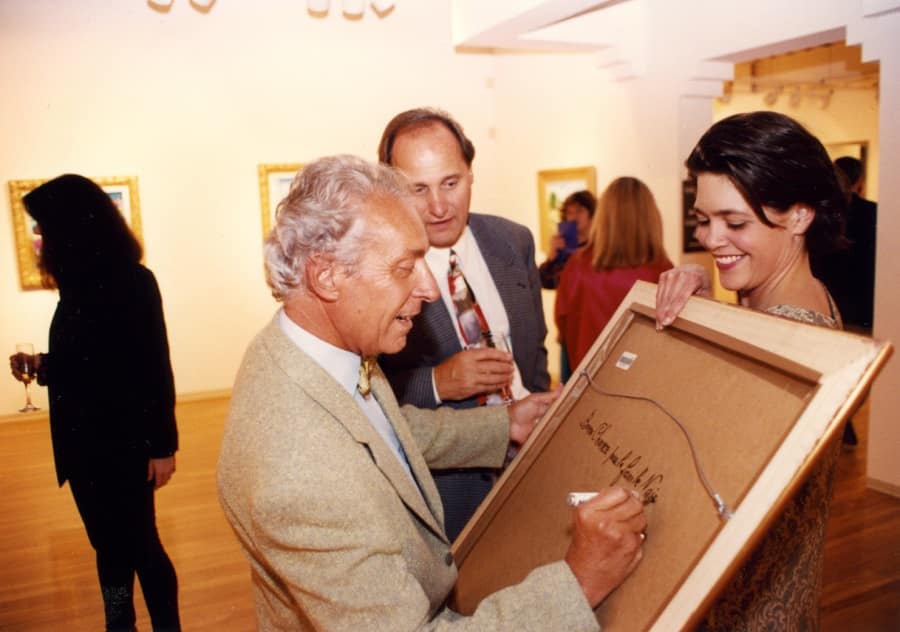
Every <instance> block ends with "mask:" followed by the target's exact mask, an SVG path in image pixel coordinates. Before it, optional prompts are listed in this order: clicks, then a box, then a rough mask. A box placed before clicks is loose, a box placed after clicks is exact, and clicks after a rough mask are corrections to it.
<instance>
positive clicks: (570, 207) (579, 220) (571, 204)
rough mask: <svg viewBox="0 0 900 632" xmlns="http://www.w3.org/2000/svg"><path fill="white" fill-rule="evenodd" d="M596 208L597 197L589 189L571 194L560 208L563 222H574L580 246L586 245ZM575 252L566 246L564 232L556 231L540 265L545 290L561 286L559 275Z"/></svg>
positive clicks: (577, 243) (542, 284) (539, 270)
mask: <svg viewBox="0 0 900 632" xmlns="http://www.w3.org/2000/svg"><path fill="white" fill-rule="evenodd" d="M596 209H597V198H595V197H594V194H593V193H591V192H590V191H588V190H587V189H585V190H583V191H576V192H575V193H572V194H570V195H569V196H568V197H567V198H566V199H565V200H564V201H563V203H562V206H561V207H560V209H559V215H560V219H561V220H562V222H572V223H574V226H575V235H576V238H577V241H576V245H577V247H578V248H580V247H582V246H584V244H585V243H586V242H587V240H588V231H589V230H590V227H591V220H592V219H593V217H594V211H595V210H596ZM562 222H561V223H562ZM573 252H574V250H573V249H570V248H568V247H567V246H566V239H565V236H564V235H563V234H561V233H556V234H555V235H553V236H552V237H551V238H550V252H548V253H547V259H546V261H544V263H542V264H541V265H540V266H538V272H539V273H540V275H541V287H543V288H544V289H545V290H555V289H556V288H557V287H558V286H559V277H560V275H561V274H562V271H563V266H565V265H566V261H568V260H569V257H570V256H571V254H572V253H573Z"/></svg>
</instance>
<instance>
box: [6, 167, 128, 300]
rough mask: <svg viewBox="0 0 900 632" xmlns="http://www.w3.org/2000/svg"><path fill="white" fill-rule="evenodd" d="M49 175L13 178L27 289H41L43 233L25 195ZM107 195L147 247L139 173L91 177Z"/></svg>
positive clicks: (20, 257)
mask: <svg viewBox="0 0 900 632" xmlns="http://www.w3.org/2000/svg"><path fill="white" fill-rule="evenodd" d="M48 179H49V178H38V179H32V180H10V181H9V201H10V208H11V210H12V216H13V231H14V233H15V242H16V258H17V260H18V263H19V285H20V286H21V287H22V289H23V290H39V289H41V288H42V287H43V285H42V283H41V271H40V269H39V268H38V259H39V258H40V255H41V235H40V231H39V230H38V228H37V223H36V222H35V221H34V220H33V219H32V218H31V216H30V215H28V213H27V212H26V211H25V204H24V203H23V202H22V198H23V197H25V195H26V194H28V193H29V192H30V191H33V190H34V189H36V188H37V187H39V186H40V185H42V184H43V183H45V182H47V180H48ZM91 180H93V181H94V182H96V183H97V184H98V185H99V186H100V187H101V188H102V189H103V190H104V191H106V193H107V195H109V197H110V198H112V201H113V202H115V204H116V206H117V207H118V208H119V212H120V213H122V216H123V217H124V218H125V221H126V222H127V223H128V225H129V226H130V227H131V231H132V232H133V233H134V235H135V237H137V239H138V241H139V242H140V243H141V246H142V247H143V243H144V238H143V235H142V233H141V205H140V195H139V193H138V179H137V176H104V177H100V178H91Z"/></svg>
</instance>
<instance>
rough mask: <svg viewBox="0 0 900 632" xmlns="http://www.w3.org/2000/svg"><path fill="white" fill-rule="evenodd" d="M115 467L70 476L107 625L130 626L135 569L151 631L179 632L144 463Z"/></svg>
mask: <svg viewBox="0 0 900 632" xmlns="http://www.w3.org/2000/svg"><path fill="white" fill-rule="evenodd" d="M141 461H143V463H142V462H141ZM116 470H117V471H115V473H110V471H109V470H106V471H103V472H102V473H101V472H98V471H95V472H87V473H84V474H79V475H75V476H70V477H69V486H70V488H71V490H72V496H73V497H74V498H75V504H76V505H77V507H78V512H79V513H80V514H81V519H82V521H83V522H84V526H85V529H86V530H87V535H88V539H90V542H91V546H93V547H94V550H95V551H96V554H97V575H98V577H99V580H100V589H101V591H102V593H103V605H104V611H105V614H106V629H107V630H133V629H134V624H135V612H134V576H135V573H136V574H137V576H138V579H139V580H140V582H141V590H142V591H143V593H144V600H145V602H146V604H147V610H148V612H149V613H150V620H151V622H152V625H153V629H154V630H159V631H163V630H165V631H167V632H168V631H170V630H175V631H177V630H180V629H181V626H180V622H179V616H178V579H177V577H176V575H175V567H174V566H173V565H172V562H171V560H170V559H169V556H168V555H167V554H166V551H165V549H164V548H163V545H162V542H160V539H159V533H158V532H157V530H156V511H155V507H154V489H153V483H152V482H148V481H147V480H146V479H147V462H146V460H141V459H139V460H137V461H136V462H135V463H133V464H129V465H127V466H126V467H124V468H116Z"/></svg>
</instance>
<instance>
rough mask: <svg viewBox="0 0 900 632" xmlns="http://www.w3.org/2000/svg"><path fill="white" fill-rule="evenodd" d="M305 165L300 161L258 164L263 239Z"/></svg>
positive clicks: (273, 223)
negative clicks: (296, 176) (282, 201)
mask: <svg viewBox="0 0 900 632" xmlns="http://www.w3.org/2000/svg"><path fill="white" fill-rule="evenodd" d="M302 167H303V163H300V162H282V163H271V164H260V165H257V167H256V171H257V174H258V176H259V205H260V210H261V211H262V231H263V240H265V238H266V237H268V235H269V231H270V230H272V226H274V225H275V211H276V209H277V208H278V203H279V202H281V200H283V199H284V197H285V196H286V195H287V192H288V191H289V190H290V188H291V182H293V181H294V176H295V175H297V172H298V171H300V169H301V168H302Z"/></svg>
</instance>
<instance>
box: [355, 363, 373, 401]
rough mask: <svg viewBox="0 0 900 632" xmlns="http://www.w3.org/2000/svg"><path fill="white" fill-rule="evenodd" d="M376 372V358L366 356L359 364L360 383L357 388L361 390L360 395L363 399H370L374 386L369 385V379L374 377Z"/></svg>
mask: <svg viewBox="0 0 900 632" xmlns="http://www.w3.org/2000/svg"><path fill="white" fill-rule="evenodd" d="M374 370H375V356H366V357H365V358H363V359H362V360H361V361H360V363H359V383H358V384H357V385H356V388H357V389H358V390H359V394H360V395H362V396H363V397H368V396H369V393H371V392H372V385H371V384H370V383H369V378H370V377H371V375H372V371H374Z"/></svg>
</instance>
